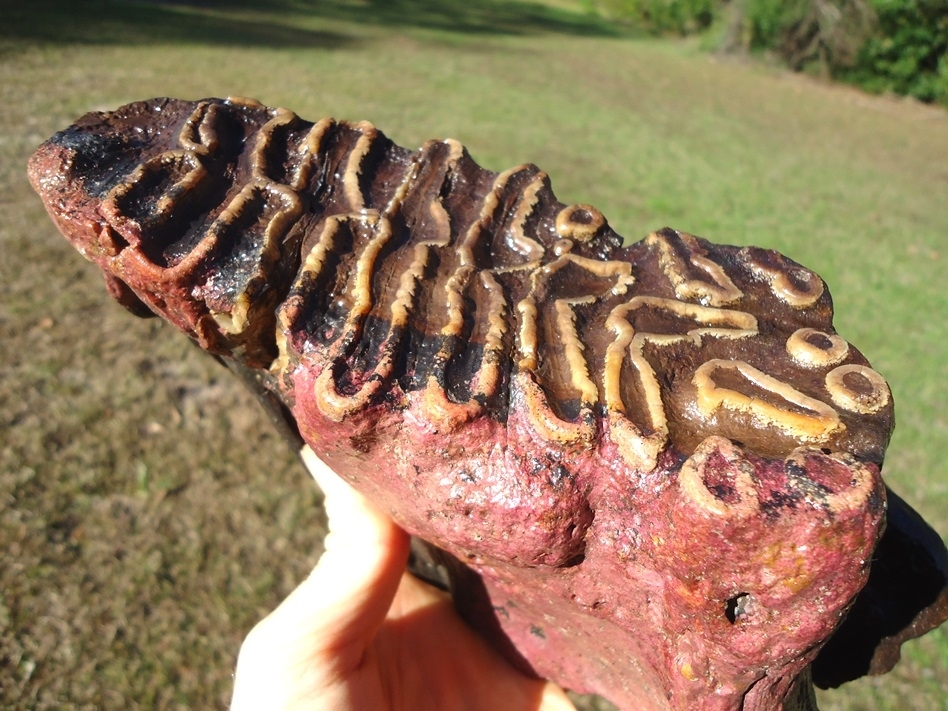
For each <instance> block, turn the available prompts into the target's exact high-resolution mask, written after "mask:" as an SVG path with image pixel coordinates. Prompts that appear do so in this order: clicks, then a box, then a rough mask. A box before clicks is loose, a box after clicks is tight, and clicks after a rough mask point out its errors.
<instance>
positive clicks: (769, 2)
mask: <svg viewBox="0 0 948 711" xmlns="http://www.w3.org/2000/svg"><path fill="white" fill-rule="evenodd" d="M586 2H587V4H588V7H589V8H591V9H593V10H596V11H601V12H603V13H605V14H607V15H610V16H612V17H615V18H617V19H619V20H621V21H624V22H627V23H629V24H631V25H632V26H634V27H637V28H640V29H642V30H644V31H647V32H650V33H653V34H658V35H668V34H674V35H692V34H701V35H703V36H705V37H706V38H707V46H708V47H709V48H714V49H717V50H720V51H724V52H735V51H743V52H766V53H769V54H771V55H772V56H774V57H777V58H779V59H780V60H781V61H783V62H785V63H786V65H787V66H789V67H790V68H791V69H794V70H796V71H805V72H808V73H816V74H820V75H822V76H825V77H832V78H834V79H838V80H840V81H845V82H848V83H851V84H854V85H856V86H859V87H861V88H863V89H866V90H868V91H872V92H876V93H879V92H885V91H891V92H894V93H897V94H903V95H907V96H912V97H914V98H916V99H919V100H920V101H925V102H939V103H942V104H946V105H948V2H946V0H586Z"/></svg>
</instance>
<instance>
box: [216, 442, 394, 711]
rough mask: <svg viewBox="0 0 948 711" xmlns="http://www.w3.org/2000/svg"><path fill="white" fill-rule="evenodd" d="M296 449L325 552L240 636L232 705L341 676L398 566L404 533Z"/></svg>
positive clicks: (367, 635)
mask: <svg viewBox="0 0 948 711" xmlns="http://www.w3.org/2000/svg"><path fill="white" fill-rule="evenodd" d="M301 456H302V458H303V462H304V464H305V465H306V467H307V469H309V471H310V473H311V474H312V475H313V478H314V479H315V480H316V482H317V483H318V484H319V486H320V488H322V490H323V493H324V496H325V498H324V506H325V508H326V512H327V514H328V517H329V534H328V535H327V536H326V540H325V552H324V553H323V555H322V557H321V558H320V560H319V563H318V564H317V566H316V568H315V569H314V570H313V572H312V573H311V574H310V575H309V577H308V578H307V579H306V580H304V581H303V582H302V583H301V584H300V586H299V587H297V588H296V590H294V591H293V592H292V593H290V595H289V596H288V597H287V598H286V600H284V601H283V602H282V603H281V604H280V606H279V607H277V608H276V609H275V610H274V611H273V612H272V613H270V615H268V616H267V617H266V618H265V619H263V620H262V621H261V622H260V623H258V624H257V626H256V627H254V628H253V630H251V632H250V634H249V635H248V636H247V639H246V640H245V641H244V643H243V646H242V647H241V649H240V655H239V657H238V660H237V672H236V674H235V679H234V696H233V700H232V709H234V710H235V711H236V710H238V709H239V710H242V709H258V708H281V707H282V708H288V707H292V706H294V705H296V704H297V703H301V702H303V701H310V702H312V701H314V700H316V699H317V698H318V697H319V695H320V694H322V693H323V692H324V691H326V690H327V689H328V688H329V687H330V686H331V685H333V684H334V683H336V682H338V681H340V680H341V679H344V678H345V677H346V676H347V675H348V674H350V673H351V672H352V671H353V670H354V669H356V668H357V667H358V666H359V665H360V663H361V662H362V659H363V656H364V654H365V652H366V648H367V647H368V645H369V643H370V642H371V641H372V639H373V638H374V636H375V633H376V632H377V630H378V628H379V627H380V626H381V624H382V623H383V622H384V620H385V616H386V614H387V612H388V609H389V607H390V605H391V603H392V599H393V598H394V596H395V592H396V590H397V589H398V585H399V581H400V580H401V577H402V574H403V573H404V571H405V564H406V561H407V559H408V547H409V537H408V534H407V533H405V532H404V531H402V530H401V529H400V528H398V526H396V525H395V523H394V522H393V521H392V520H391V519H390V518H389V517H388V516H386V515H385V514H383V513H382V512H381V511H379V509H378V508H376V507H375V506H374V505H373V504H372V503H371V502H369V501H368V500H367V499H366V498H365V497H363V496H362V495H361V494H359V493H358V492H356V491H355V490H354V489H353V488H352V487H351V486H349V485H348V484H347V483H346V482H344V481H343V480H342V479H340V478H339V477H338V476H336V475H335V474H334V473H333V472H332V471H331V470H330V469H329V468H328V467H327V466H326V465H325V464H323V463H322V462H321V461H320V460H319V458H318V457H317V456H316V455H315V453H313V451H312V450H311V449H310V448H309V447H304V448H303V450H302V452H301ZM260 704H263V705H262V706H261V705H260Z"/></svg>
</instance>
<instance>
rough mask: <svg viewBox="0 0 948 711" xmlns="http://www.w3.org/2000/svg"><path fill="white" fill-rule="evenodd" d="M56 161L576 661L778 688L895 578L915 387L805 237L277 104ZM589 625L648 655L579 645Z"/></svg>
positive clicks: (624, 694)
mask: <svg viewBox="0 0 948 711" xmlns="http://www.w3.org/2000/svg"><path fill="white" fill-rule="evenodd" d="M31 177H32V179H33V181H34V185H35V186H36V187H37V190H38V191H39V192H40V193H41V194H42V195H43V197H44V200H45V201H46V204H47V206H48V209H49V211H50V214H51V215H52V216H53V218H54V220H55V221H56V222H57V224H58V225H59V227H60V228H61V229H62V231H63V232H64V233H65V234H66V235H67V236H68V237H69V238H70V239H72V240H73V242H74V243H75V244H76V245H77V247H78V248H79V249H80V250H81V251H82V252H83V253H84V254H85V255H86V256H87V257H88V258H90V259H92V260H93V261H95V262H96V263H97V264H99V265H100V266H101V267H102V268H103V270H104V271H105V272H106V274H107V275H108V278H109V279H110V289H111V290H112V291H113V293H114V294H116V295H117V296H118V297H119V298H120V300H122V301H123V303H126V304H127V305H131V306H136V307H140V306H141V303H144V305H146V306H147V307H148V309H150V310H152V311H154V312H156V313H158V314H160V315H162V316H163V317H165V318H166V319H167V320H169V321H171V322H172V323H174V324H175V325H176V326H177V327H178V328H180V329H181V330H182V331H184V332H185V333H187V334H188V335H189V336H191V337H192V338H194V339H196V340H197V341H198V342H199V343H200V344H201V345H202V346H203V347H204V348H206V349H207V350H209V351H211V352H213V353H217V354H221V355H226V356H230V357H234V358H237V359H239V360H241V361H243V362H244V363H246V364H247V365H249V366H251V367H254V368H258V369H261V370H266V371H267V372H268V375H267V377H268V379H269V381H270V383H271V385H272V387H273V389H274V390H275V391H276V392H277V393H278V394H279V395H280V396H281V397H282V398H283V399H284V401H285V402H286V403H287V405H288V406H289V407H290V408H291V409H292V412H293V414H294V416H295V418H296V421H297V423H298V425H299V428H300V431H301V433H302V434H303V436H304V438H305V439H306V440H307V441H308V442H309V443H310V444H311V445H313V447H314V448H315V449H316V451H317V452H318V453H319V454H320V455H321V456H322V457H323V458H324V459H326V460H327V461H328V462H330V463H331V464H332V465H333V466H334V467H335V468H336V470H337V471H339V472H340V474H342V475H343V476H345V477H346V478H348V479H349V480H350V481H352V482H354V483H355V484H356V485H357V486H359V487H360V488H361V489H362V490H363V491H366V492H367V493H369V494H370V495H371V496H372V497H373V498H374V499H375V500H376V501H378V502H380V503H382V504H383V505H385V506H387V507H388V508H389V509H390V510H391V511H393V514H394V515H395V516H396V518H397V519H398V520H399V521H400V523H402V525H404V526H406V527H407V528H408V529H409V530H411V531H412V532H413V533H416V534H418V535H421V536H422V537H424V538H426V539H428V540H431V541H433V542H434V543H436V544H438V545H439V546H441V547H443V548H445V549H446V550H448V551H450V552H451V553H453V554H454V555H457V556H458V557H460V558H461V559H462V560H463V561H464V562H466V563H468V564H470V565H471V566H473V567H474V568H475V569H476V570H478V571H479V572H480V573H481V574H482V575H483V579H484V581H485V585H486V589H487V592H488V594H489V595H490V598H491V600H493V604H494V607H495V611H497V621H498V622H499V624H500V626H501V627H502V628H503V629H504V630H505V633H506V634H507V635H508V636H509V637H510V638H511V639H512V640H513V641H514V643H515V645H516V646H517V648H518V649H519V651H520V653H521V654H522V655H524V657H526V659H527V660H529V662H530V663H531V664H532V665H533V668H534V669H535V670H536V671H538V672H540V673H542V674H544V675H547V676H552V677H553V678H556V679H558V680H559V681H561V682H562V683H564V684H567V685H570V686H572V687H574V688H578V689H588V690H595V691H598V692H599V693H604V694H606V695H612V696H613V698H617V697H620V698H624V699H626V700H627V701H628V702H629V703H630V704H631V703H635V704H639V703H640V702H642V703H645V700H643V699H641V698H638V697H636V696H635V695H634V694H633V692H631V691H629V683H628V679H627V678H626V677H628V675H630V674H631V675H632V676H633V677H635V678H637V679H638V682H637V683H638V684H639V686H640V688H651V687H655V688H661V689H662V694H661V698H662V699H665V698H669V699H671V701H669V702H668V703H669V705H668V706H667V707H668V708H681V709H685V708H688V709H691V708H738V706H737V705H736V704H739V703H741V699H744V702H743V703H744V704H745V705H744V708H748V709H749V708H771V707H773V706H772V705H770V706H769V705H768V704H772V703H775V702H774V699H777V698H778V697H779V698H781V699H782V698H784V697H787V696H788V695H790V694H793V693H797V692H795V691H794V689H795V688H796V687H794V683H795V682H794V680H795V679H796V678H797V675H798V674H799V673H800V672H801V671H802V670H803V669H804V668H805V667H806V665H807V664H808V663H809V661H810V660H811V659H812V657H813V655H814V654H815V652H816V650H817V649H818V647H819V644H820V643H821V642H822V641H824V640H825V639H826V638H827V636H828V635H829V634H830V633H831V632H832V630H833V628H834V627H835V625H836V624H838V622H839V621H840V619H841V617H842V615H843V614H844V612H845V610H846V607H847V606H848V604H849V603H850V602H851V600H852V598H853V596H854V595H855V594H856V592H857V591H858V590H859V589H860V588H861V586H862V585H863V583H864V582H865V577H866V574H867V566H868V560H869V559H870V557H871V554H872V550H873V548H874V546H875V543H876V540H877V538H878V536H879V534H880V532H881V525H882V520H883V511H884V494H883V490H882V484H881V479H880V477H879V467H880V465H881V461H882V457H883V453H884V449H885V446H886V444H887V441H888V437H889V435H890V432H891V429H892V426H893V406H892V398H891V395H890V392H889V389H888V386H887V385H886V383H885V381H884V380H883V379H882V377H881V376H880V375H879V374H878V373H876V372H875V371H874V370H872V369H871V368H870V367H869V365H868V363H867V362H866V361H865V359H864V358H863V357H862V355H861V354H860V353H859V352H858V351H856V349H855V348H853V347H852V346H850V345H849V344H848V343H847V342H846V341H845V340H843V339H842V338H841V337H840V336H838V335H837V334H836V333H835V331H834V329H833V326H832V304H831V300H830V296H829V293H828V291H827V289H826V287H825V285H824V284H823V282H822V280H821V279H820V278H819V277H818V276H817V275H815V274H814V273H813V272H811V271H809V270H807V269H805V268H803V267H801V266H799V265H797V264H795V263H793V262H791V261H790V260H789V259H787V258H785V257H783V256H781V255H779V254H776V253H775V252H770V251H766V250H762V249H758V248H737V247H729V246H720V245H713V244H711V243H709V242H707V241H705V240H703V239H700V238H698V237H695V236H692V235H689V234H686V233H681V232H677V231H674V230H671V229H663V230H660V231H658V232H655V233H653V234H651V235H649V236H648V237H647V238H646V239H645V240H643V241H641V242H638V243H636V244H633V245H631V246H627V247H623V246H622V239H621V238H620V237H619V236H618V235H617V234H616V233H615V232H614V231H613V230H612V229H611V228H610V227H609V225H608V223H607V221H606V219H605V217H604V216H603V215H602V213H601V212H600V211H599V210H597V209H596V208H594V207H592V206H590V205H571V206H566V205H563V204H562V203H560V202H558V201H557V200H556V198H555V196H554V195H553V192H552V190H551V188H550V181H549V179H548V177H547V176H546V174H545V173H543V172H542V171H541V170H539V169H538V168H537V167H535V166H532V165H523V166H520V167H517V168H514V169H511V170H508V171H505V172H503V173H500V174H496V173H493V172H490V171H487V170H484V169H482V168H480V167H479V166H478V165H477V164H476V163H474V161H473V160H472V159H471V157H470V156H469V155H468V154H467V152H466V151H465V150H464V148H463V147H462V146H461V145H460V144H459V143H457V142H455V141H453V140H444V141H431V142H429V143H426V144H425V145H424V146H423V147H422V148H421V149H420V150H418V151H414V152H412V151H408V150H406V149H403V148H400V147H399V146H396V145H395V144H393V143H392V142H391V141H390V140H389V139H388V138H386V137H385V136H384V135H383V134H382V133H380V132H379V131H378V130H377V129H375V128H374V127H373V126H372V125H371V124H369V123H366V122H362V123H349V122H345V121H336V120H334V119H324V120H322V121H319V122H317V123H315V124H313V123H310V122H307V121H303V120H301V119H300V118H298V117H297V116H296V115H295V114H293V113H292V112H290V111H287V110H285V109H270V108H267V107H264V106H262V105H260V104H258V103H257V102H254V101H251V100H246V99H229V100H227V101H220V100H207V101H202V102H196V103H191V102H181V101H172V100H154V101H151V102H143V103H139V104H132V105H129V106H127V107H123V108H122V109H119V110H118V111H116V112H113V113H110V114H90V115H89V116H87V117H85V118H84V119H82V120H81V121H80V122H78V123H77V124H76V125H75V126H73V127H71V128H70V129H67V130H66V131H64V132H62V133H60V134H57V136H55V137H54V138H53V139H51V140H50V141H49V142H47V143H46V144H44V146H43V147H41V148H40V150H39V151H38V152H37V154H36V155H35V156H34V158H33V160H32V162H31ZM139 301H140V302H141V303H139ZM531 586H532V587H531ZM537 586H541V588H542V589H543V590H545V591H546V592H545V593H544V595H547V593H548V594H549V596H551V597H550V599H551V600H554V601H553V602H548V604H547V605H546V607H544V605H543V604H541V603H540V602H539V601H538V600H539V598H537V597H536V592H535V590H536V588H537ZM508 603H509V604H508ZM500 610H503V612H500ZM817 610H819V613H818V614H817V612H815V611H817ZM554 613H555V614H554ZM471 614H475V613H473V612H472V613H471ZM554 617H555V618H556V619H557V620H558V622H557V623H556V624H555V625H554V627H553V628H550V627H549V625H548V624H547V623H548V622H549V621H550V620H551V619H553V618H554ZM540 620H546V621H547V622H545V623H543V624H540V622H539V621H540ZM643 620H645V621H646V622H645V623H643ZM557 625H558V626H557ZM536 629H546V630H547V631H546V632H544V633H543V634H542V635H538V634H537V633H536ZM584 635H585V636H586V637H589V639H588V640H586V642H585V643H586V644H589V645H593V646H595V645H596V644H602V645H606V646H608V647H609V649H613V650H615V648H617V647H618V648H620V650H621V651H620V652H616V653H615V654H613V655H612V657H615V658H614V659H611V661H609V662H608V663H606V662H602V663H599V662H597V661H595V659H592V658H590V659H587V660H585V661H581V662H575V661H571V660H569V659H564V656H563V653H562V649H563V646H565V647H568V646H569V645H571V644H576V643H577V639H579V638H582V639H585V638H586V637H584ZM630 635H631V636H630ZM596 639H598V640H600V642H595V641H594V640H596ZM591 640H593V641H591ZM643 640H644V641H643ZM557 645H563V646H559V647H558V646H557ZM604 649H605V647H603V648H602V649H600V651H601V652H602V655H600V656H603V655H605V656H607V657H608V656H610V655H609V654H607V653H606V652H605V651H603V650H604ZM709 650H712V651H709ZM616 655H617V656H616ZM617 660H618V661H617ZM597 665H598V666H597ZM610 665H613V666H615V665H618V666H615V668H613V666H610ZM630 670H635V671H630ZM623 679H625V681H623ZM752 687H753V689H754V690H753V692H751V693H748V690H749V689H751V688H752ZM622 689H625V691H622ZM745 695H746V698H745ZM713 699H717V701H712V700H713ZM747 699H750V700H751V701H750V702H748V701H747ZM755 699H759V701H754V700H755ZM719 702H720V704H719ZM649 703H651V702H649ZM656 703H657V702H656ZM748 703H750V705H748ZM729 704H730V705H729ZM754 704H756V705H754ZM636 707H638V708H651V707H652V706H636ZM654 707H655V708H665V707H664V706H661V705H659V706H654Z"/></svg>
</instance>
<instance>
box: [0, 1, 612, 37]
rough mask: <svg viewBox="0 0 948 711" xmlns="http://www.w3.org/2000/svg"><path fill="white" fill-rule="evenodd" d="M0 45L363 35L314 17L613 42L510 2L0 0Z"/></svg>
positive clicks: (555, 11)
mask: <svg viewBox="0 0 948 711" xmlns="http://www.w3.org/2000/svg"><path fill="white" fill-rule="evenodd" d="M2 2H3V4H5V5H7V7H6V8H5V9H4V10H3V13H2V14H3V20H2V22H0V40H13V41H18V42H19V43H37V44H45V43H54V44H103V45H136V44H157V43H161V44H165V43H169V44H210V45H231V46H233V45H240V46H248V47H250V46H258V47H259V46H263V47H313V48H324V49H336V48H343V47H347V46H351V45H357V44H359V43H360V42H361V38H359V37H356V36H351V35H348V34H345V33H343V32H339V31H338V30H337V29H336V28H333V29H321V28H319V21H320V20H334V21H345V22H351V23H355V24H358V25H377V26H382V27H399V28H405V27H415V28H422V29H430V30H440V31H447V32H457V33H463V34H473V35H478V34H479V35H525V34H541V33H556V34H572V35H585V36H618V35H620V34H622V31H621V30H620V29H619V28H617V27H616V26H614V25H611V24H610V23H608V22H606V21H605V20H603V19H602V18H601V17H599V16H598V15H596V14H590V13H583V12H579V11H574V10H568V9H561V8H554V7H550V6H547V5H544V4H541V3H537V2H515V1H511V0H257V1H256V2H253V1H252V0H25V1H23V2H12V0H2Z"/></svg>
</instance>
